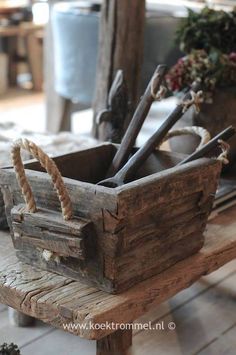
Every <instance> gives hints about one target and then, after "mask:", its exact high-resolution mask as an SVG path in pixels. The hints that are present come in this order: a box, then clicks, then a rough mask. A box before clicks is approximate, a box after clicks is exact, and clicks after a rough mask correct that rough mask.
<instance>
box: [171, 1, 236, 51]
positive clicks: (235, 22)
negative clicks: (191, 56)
mask: <svg viewBox="0 0 236 355" xmlns="http://www.w3.org/2000/svg"><path fill="white" fill-rule="evenodd" d="M176 41H177V43H179V45H180V49H181V50H182V51H184V52H186V53H189V52H191V50H193V49H204V50H205V51H206V52H210V51H213V50H214V49H216V50H218V51H221V52H222V53H230V52H235V51H236V8H235V9H234V10H233V11H232V12H225V11H223V10H221V11H216V10H213V9H209V8H208V7H205V8H204V9H203V10H202V11H201V12H200V13H196V12H194V11H192V10H190V9H188V17H187V18H185V19H183V20H182V22H181V24H180V27H179V29H178V30H177V34H176Z"/></svg>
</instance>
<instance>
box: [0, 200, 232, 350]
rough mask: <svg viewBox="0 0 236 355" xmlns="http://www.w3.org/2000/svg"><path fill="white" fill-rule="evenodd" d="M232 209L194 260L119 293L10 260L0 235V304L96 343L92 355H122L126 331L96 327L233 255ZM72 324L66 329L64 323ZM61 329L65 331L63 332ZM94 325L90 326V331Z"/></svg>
mask: <svg viewBox="0 0 236 355" xmlns="http://www.w3.org/2000/svg"><path fill="white" fill-rule="evenodd" d="M235 217H236V207H232V208H231V209H229V210H228V211H227V212H224V213H222V214H221V215H219V216H218V217H217V218H215V219H214V220H213V221H211V223H209V224H208V227H207V231H206V243H205V246H204V247H203V249H202V250H201V251H200V252H199V253H197V254H195V255H194V256H192V257H190V258H188V259H185V260H184V261H181V262H179V263H177V264H176V265H174V266H173V267H171V268H169V269H168V270H166V271H165V272H163V273H161V274H159V275H157V276H155V277H152V278H150V279H148V280H146V281H144V282H142V283H141V284H139V285H137V286H135V287H133V288H131V289H130V290H128V291H126V292H124V293H122V294H120V295H109V294H106V293H104V292H102V291H99V290H97V289H95V288H93V287H89V286H86V285H84V284H82V283H80V282H77V281H72V280H70V279H67V278H65V277H62V276H59V275H56V274H52V273H48V272H45V271H39V270H35V269H34V268H32V267H31V266H29V265H24V264H22V263H20V262H19V261H18V260H17V259H16V257H15V251H14V249H13V246H12V243H11V239H10V236H9V233H7V232H1V237H0V303H4V304H7V305H9V306H11V307H13V308H14V309H16V310H18V311H20V312H23V313H24V314H27V315H29V316H32V317H35V318H38V319H41V320H42V321H44V322H46V323H48V324H51V325H53V326H55V327H58V328H62V329H63V330H67V331H69V332H71V333H73V334H75V335H79V336H81V337H84V338H87V339H96V340H97V354H99V355H101V354H102V355H105V354H112V355H116V354H117V355H118V354H122V355H124V354H125V353H126V350H127V349H128V347H129V346H130V345H131V343H132V331H131V330H129V329H128V330H116V331H115V330H114V329H110V328H109V327H106V326H104V328H105V329H101V327H97V328H99V329H95V328H96V324H98V325H101V324H106V322H108V323H109V324H110V325H111V324H112V322H113V323H114V324H123V323H132V322H133V321H134V320H135V319H137V318H138V317H139V316H141V315H143V314H144V313H145V312H147V311H148V310H149V309H151V308H152V307H153V306H155V305H158V304H160V303H162V302H163V301H166V300H168V299H169V298H170V297H172V296H174V295H175V294H176V293H178V292H179V291H181V290H183V289H184V288H187V287H189V286H190V285H191V284H193V283H194V282H195V281H197V280H198V279H199V278H200V277H201V276H203V275H206V274H209V273H211V272H213V271H214V270H216V269H218V268H220V267H221V266H223V265H224V264H226V263H227V262H229V261H231V260H232V259H234V258H235V257H236V219H235ZM72 323H73V324H75V326H70V324H72ZM65 326H67V329H65ZM94 326H95V328H94Z"/></svg>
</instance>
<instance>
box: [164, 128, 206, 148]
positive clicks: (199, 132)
mask: <svg viewBox="0 0 236 355" xmlns="http://www.w3.org/2000/svg"><path fill="white" fill-rule="evenodd" d="M185 134H190V135H193V136H199V137H200V138H201V141H200V143H199V145H198V147H197V148H196V150H198V149H200V148H201V147H202V146H203V145H204V144H206V143H207V142H209V140H210V139H211V136H210V133H209V132H208V131H207V130H206V129H205V128H202V127H198V126H191V127H183V128H180V129H176V130H173V131H170V132H168V133H167V135H166V136H165V138H164V139H163V141H162V142H161V144H162V143H164V142H165V141H167V140H168V139H170V138H172V137H178V136H182V135H185ZM161 144H160V145H161ZM160 145H159V146H158V148H159V147H160Z"/></svg>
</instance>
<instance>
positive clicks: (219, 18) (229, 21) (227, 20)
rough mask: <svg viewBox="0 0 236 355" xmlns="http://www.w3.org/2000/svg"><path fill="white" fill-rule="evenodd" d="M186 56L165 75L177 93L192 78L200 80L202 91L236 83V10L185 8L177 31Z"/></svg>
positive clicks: (171, 88)
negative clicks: (185, 16)
mask: <svg viewBox="0 0 236 355" xmlns="http://www.w3.org/2000/svg"><path fill="white" fill-rule="evenodd" d="M176 40H177V42H178V43H179V46H180V48H181V50H183V51H185V52H186V54H187V55H186V56H185V57H183V58H180V59H179V61H178V62H177V63H176V64H175V65H174V66H173V67H172V68H171V69H170V71H169V73H168V74H167V82H168V86H169V89H170V90H171V91H173V92H180V91H182V90H183V89H184V88H185V87H187V86H189V85H190V84H191V83H192V82H193V81H194V80H199V79H200V80H202V82H203V84H204V87H205V90H206V91H207V92H208V93H209V92H213V91H214V89H215V88H219V87H225V86H227V87H228V86H234V85H235V84H236V9H234V10H233V11H232V12H225V11H216V10H213V9H209V8H207V7H206V8H204V9H203V10H202V11H201V12H200V13H195V12H194V11H192V10H188V17H187V18H186V19H183V21H182V22H181V24H180V27H179V29H178V31H177V34H176Z"/></svg>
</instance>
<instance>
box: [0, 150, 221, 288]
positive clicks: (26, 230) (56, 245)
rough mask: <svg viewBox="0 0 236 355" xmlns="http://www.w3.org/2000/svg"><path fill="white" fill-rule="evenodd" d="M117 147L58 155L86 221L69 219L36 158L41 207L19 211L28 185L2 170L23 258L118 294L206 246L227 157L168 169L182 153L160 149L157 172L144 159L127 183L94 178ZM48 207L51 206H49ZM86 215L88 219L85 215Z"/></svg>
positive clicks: (34, 181)
mask: <svg viewBox="0 0 236 355" xmlns="http://www.w3.org/2000/svg"><path fill="white" fill-rule="evenodd" d="M115 149H116V147H115V146H114V145H112V144H110V145H109V144H105V145H103V146H100V147H98V148H92V149H89V150H85V151H80V152H77V153H72V154H69V155H68V154H67V155H65V156H62V157H58V158H56V159H55V161H56V162H57V165H58V168H59V170H61V171H62V174H63V175H64V176H66V178H65V184H66V186H67V189H68V191H69V194H70V197H71V200H72V205H73V208H74V212H75V216H77V217H78V218H79V219H78V221H79V222H66V223H65V222H64V221H63V220H62V218H61V217H60V212H59V211H60V204H59V201H58V198H57V195H56V193H55V191H54V190H53V187H52V183H51V181H50V178H49V177H48V176H47V174H45V173H43V172H41V171H42V169H40V168H38V165H37V164H36V163H32V165H30V164H27V168H33V169H35V170H39V171H33V170H27V176H28V178H29V181H30V184H31V186H32V190H33V193H34V196H35V199H36V204H37V206H39V208H40V212H36V213H35V214H29V213H28V214H27V213H23V215H22V214H21V215H20V216H19V213H18V212H19V211H17V213H15V212H14V211H15V210H14V209H13V212H12V208H13V207H14V206H16V205H20V204H21V203H22V202H23V199H22V195H21V191H20V189H19V187H18V184H17V182H16V178H15V173H14V171H13V170H12V169H3V170H2V171H1V172H0V176H1V179H0V181H1V186H2V191H3V195H4V200H5V205H6V212H7V216H8V221H9V224H10V226H11V232H12V238H13V242H14V245H15V247H16V249H17V255H18V257H19V258H20V260H22V261H24V262H27V263H30V264H31V265H35V266H38V267H40V268H43V269H44V270H48V271H53V272H56V273H59V274H62V275H64V276H66V277H71V278H73V279H76V280H84V281H86V282H87V283H89V284H93V285H96V286H98V287H99V288H100V289H102V290H105V291H107V292H110V293H120V292H122V291H124V290H126V289H128V288H129V287H131V286H133V285H135V284H137V283H139V282H140V281H142V280H145V279H147V278H149V277H151V276H153V275H155V274H157V273H160V272H162V271H163V270H165V269H167V268H169V267H170V266H172V265H174V264H175V263H176V262H178V261H179V260H181V259H184V258H186V257H188V256H190V255H192V254H194V253H196V252H197V251H198V250H199V249H200V248H201V247H202V245H203V242H204V239H203V231H204V228H205V226H206V222H207V216H208V214H209V212H210V210H211V205H212V203H213V198H214V194H215V191H216V187H217V182H218V178H219V174H220V170H221V164H220V162H218V161H216V160H213V159H212V160H211V159H199V160H198V161H194V162H191V163H189V164H185V165H184V166H178V167H172V168H169V169H168V167H169V166H172V164H174V162H175V161H176V160H178V157H177V156H176V155H173V156H172V154H170V153H169V154H167V153H165V152H155V153H154V154H153V155H152V157H151V160H149V161H147V165H146V167H148V169H147V170H148V174H150V172H151V173H152V174H151V175H148V176H146V173H147V171H145V166H144V167H142V173H141V175H139V177H140V178H139V179H138V180H135V181H132V182H130V183H128V184H126V185H124V186H122V187H120V188H116V189H110V188H105V187H103V186H98V185H96V184H94V182H96V181H97V179H99V178H100V177H101V176H102V175H105V173H106V168H108V166H109V159H112V156H113V155H114V154H115ZM88 161H89V162H90V164H87V162H88ZM99 162H101V167H100V169H99ZM102 162H103V163H102ZM104 162H105V163H104ZM150 162H151V163H150ZM74 167H75V168H74ZM150 167H151V169H150ZM83 168H84V171H83ZM166 168H167V170H163V171H160V170H162V169H166ZM81 170H82V172H81ZM94 172H96V174H95V173H94ZM139 174H140V173H139ZM141 176H143V177H141ZM81 178H82V180H83V181H80V179H81ZM91 182H92V183H91ZM44 210H46V211H48V212H44V213H42V211H44ZM22 216H23V217H22ZM83 219H85V220H86V221H85V222H83V223H82V222H80V220H81V221H83ZM90 227H91V228H90ZM92 227H93V228H94V234H93V233H92V232H93V228H92ZM45 228H46V230H45ZM73 230H77V232H76V233H74V232H73ZM92 234H93V235H92ZM88 235H91V236H90V237H88ZM74 237H75V238H74ZM75 239H76V240H75ZM40 248H41V250H40ZM42 249H47V250H50V251H52V252H54V253H59V254H60V253H61V255H62V256H63V258H61V259H60V262H59V263H57V262H53V260H52V261H47V260H46V261H45V260H44V259H43V258H42ZM86 255H88V257H86Z"/></svg>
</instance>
